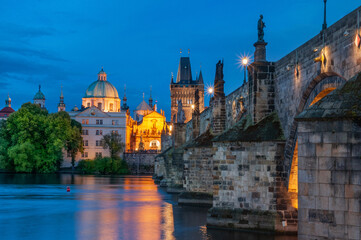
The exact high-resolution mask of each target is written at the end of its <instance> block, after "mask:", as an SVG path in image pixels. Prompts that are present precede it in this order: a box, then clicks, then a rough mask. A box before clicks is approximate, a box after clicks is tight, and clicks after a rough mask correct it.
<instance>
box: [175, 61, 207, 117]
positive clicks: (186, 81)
mask: <svg viewBox="0 0 361 240" xmlns="http://www.w3.org/2000/svg"><path fill="white" fill-rule="evenodd" d="M196 90H198V96H199V112H202V111H203V110H204V83H203V76H202V72H200V74H199V77H196V80H193V79H192V71H191V63H190V59H189V57H181V58H180V61H179V66H178V73H177V79H176V82H174V80H173V75H172V79H171V83H170V92H171V101H172V102H171V121H172V122H177V112H178V101H181V102H182V105H183V110H184V115H185V119H186V120H185V122H188V121H189V120H191V119H192V112H193V108H194V104H195V96H196V95H195V93H196Z"/></svg>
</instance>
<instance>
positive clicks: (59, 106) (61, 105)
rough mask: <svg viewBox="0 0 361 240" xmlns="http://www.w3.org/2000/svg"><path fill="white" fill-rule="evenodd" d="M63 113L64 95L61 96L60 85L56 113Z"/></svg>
mask: <svg viewBox="0 0 361 240" xmlns="http://www.w3.org/2000/svg"><path fill="white" fill-rule="evenodd" d="M62 111H65V103H64V95H63V85H61V90H60V101H59V104H58V112H62Z"/></svg>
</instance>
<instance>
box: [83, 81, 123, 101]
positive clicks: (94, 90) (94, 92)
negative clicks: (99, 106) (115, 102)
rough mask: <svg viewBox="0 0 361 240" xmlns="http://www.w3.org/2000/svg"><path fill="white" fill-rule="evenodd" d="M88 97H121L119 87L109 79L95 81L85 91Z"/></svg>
mask: <svg viewBox="0 0 361 240" xmlns="http://www.w3.org/2000/svg"><path fill="white" fill-rule="evenodd" d="M84 97H86V98H93V97H101V98H104V97H109V98H119V96H118V91H117V89H116V88H115V87H114V86H113V85H112V84H111V83H110V82H108V81H101V80H98V81H95V82H93V83H92V84H90V86H89V87H88V89H87V90H86V92H85V96H84Z"/></svg>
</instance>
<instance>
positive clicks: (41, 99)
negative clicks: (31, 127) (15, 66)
mask: <svg viewBox="0 0 361 240" xmlns="http://www.w3.org/2000/svg"><path fill="white" fill-rule="evenodd" d="M33 100H34V104H39V106H40V107H41V108H45V95H44V94H43V93H42V92H41V85H39V91H38V92H37V93H36V94H35V96H34V99H33Z"/></svg>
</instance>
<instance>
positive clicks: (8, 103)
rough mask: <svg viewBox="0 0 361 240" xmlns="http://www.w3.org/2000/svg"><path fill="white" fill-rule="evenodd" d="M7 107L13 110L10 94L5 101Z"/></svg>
mask: <svg viewBox="0 0 361 240" xmlns="http://www.w3.org/2000/svg"><path fill="white" fill-rule="evenodd" d="M5 107H9V108H11V98H10V96H9V94H8V98H7V99H6V100H5Z"/></svg>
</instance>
